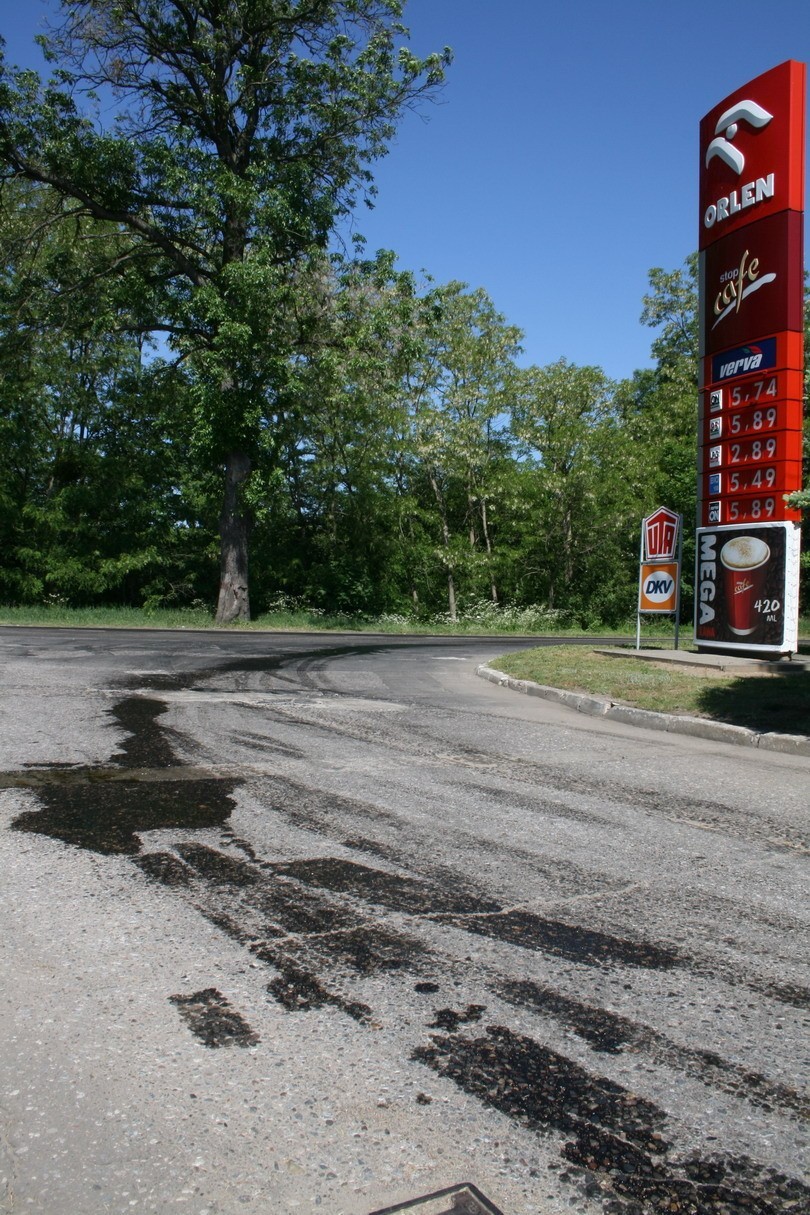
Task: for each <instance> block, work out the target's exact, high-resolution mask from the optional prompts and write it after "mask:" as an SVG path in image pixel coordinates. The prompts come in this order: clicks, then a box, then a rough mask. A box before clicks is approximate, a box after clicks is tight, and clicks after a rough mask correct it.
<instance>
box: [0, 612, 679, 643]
mask: <svg viewBox="0 0 810 1215" xmlns="http://www.w3.org/2000/svg"><path fill="white" fill-rule="evenodd" d="M0 625H19V626H29V625H41V626H50V627H52V628H59V627H63V628H125V629H137V628H153V629H211V628H214V627H216V626H215V625H214V618H213V614H212V613H211V612H209V611H207V610H206V609H197V608H184V609H175V610H171V609H167V608H155V609H152V610H147V609H144V608H123V607H121V608H118V607H94V608H71V607H65V606H62V605H59V604H48V605H41V606H35V607H2V606H0ZM226 627H227V628H228V629H229V630H234V631H243V630H245V631H256V630H258V631H263V630H267V631H270V632H358V633H386V634H390V635H392V636H397V635H406V636H407V635H417V636H436V635H438V636H469V637H475V636H492V635H493V634H500V635H503V636H507V637H508V636H552V637H574V636H582V635H583V634H587V635H590V636H599V637H616V638H618V637H627V636H631V635H635V623H634V622H632V621H629V622H628V623H627V624H626V625H625V626H624V627H623V628H608V627H605V626H594V627H592V628H590V629H583V628H582V626H581V625H577V624H576V623H570V622H568V621H566V620H565V618H564V617H562V616H561V614H560V613H556V612H548V611H544V610H543V609H537V608H534V609H532V608H529V609H525V610H514V609H510V608H503V609H495V608H492V606H491V605H485V606H482V605H475V606H474V607H473V608H472V609H470V610H469V611H468V612H466V613H464V614H462V615H461V616H460V619H459V620H458V621H456V622H455V623H453V622H452V621H450V620H449V619H448V618H447V617H446V616H444V615H438V616H432V617H430V618H428V619H424V620H415V619H413V618H411V617H407V616H404V615H398V614H393V613H392V614H388V615H383V616H365V615H359V614H350V613H341V612H324V611H322V610H319V609H308V608H305V607H298V606H289V607H288V606H283V607H279V608H277V609H276V610H274V611H271V612H265V613H263V614H262V615H259V616H257V617H256V618H255V619H254V620H251V621H250V622H249V623H247V624H242V623H238V624H231V625H228V626H226ZM642 636H643V638H644V639H645V640H653V639H658V640H660V639H661V638H662V637H671V636H672V626H671V625H670V626H668V627H666V626H662V625H661V623H660V622H658V621H653V622H651V623H650V624H645V625H644V628H643V632H642Z"/></svg>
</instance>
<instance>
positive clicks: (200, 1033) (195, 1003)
mask: <svg viewBox="0 0 810 1215" xmlns="http://www.w3.org/2000/svg"><path fill="white" fill-rule="evenodd" d="M169 1002H170V1003H171V1004H174V1006H175V1007H176V1008H177V1010H178V1012H179V1013H180V1016H181V1017H182V1018H183V1020H184V1021H185V1022H186V1024H187V1025H188V1027H189V1029H190V1030H191V1032H192V1033H193V1034H195V1035H196V1037H198V1038H199V1039H200V1041H201V1042H204V1043H205V1045H206V1046H210V1047H217V1046H255V1045H256V1043H257V1042H258V1041H259V1036H258V1034H256V1033H254V1031H253V1030H252V1029H251V1028H250V1026H249V1025H248V1023H247V1021H246V1020H245V1018H244V1017H243V1016H242V1014H241V1013H240V1012H238V1011H237V1010H236V1009H235V1008H234V1007H233V1006H232V1005H231V1004H230V1002H229V1001H228V1000H227V999H226V998H225V996H223V994H222V992H220V991H217V989H216V988H215V987H206V988H205V989H204V990H203V991H195V992H193V993H192V994H191V995H188V996H182V995H180V996H169Z"/></svg>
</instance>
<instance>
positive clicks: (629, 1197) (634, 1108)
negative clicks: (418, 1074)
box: [414, 1025, 810, 1215]
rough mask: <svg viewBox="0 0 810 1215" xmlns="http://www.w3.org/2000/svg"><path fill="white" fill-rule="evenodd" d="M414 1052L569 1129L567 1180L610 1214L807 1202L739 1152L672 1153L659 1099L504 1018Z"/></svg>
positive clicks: (539, 1123)
mask: <svg viewBox="0 0 810 1215" xmlns="http://www.w3.org/2000/svg"><path fill="white" fill-rule="evenodd" d="M414 1058H415V1059H416V1060H418V1061H420V1062H422V1063H425V1064H427V1066H429V1067H430V1068H432V1069H433V1070H434V1071H435V1072H437V1073H438V1074H439V1075H441V1076H445V1077H447V1078H449V1079H451V1080H453V1081H454V1082H455V1083H456V1084H457V1085H458V1086H459V1087H460V1088H461V1089H463V1090H464V1091H465V1092H467V1093H470V1094H471V1095H473V1096H475V1097H477V1098H478V1099H479V1100H481V1101H482V1102H483V1103H484V1104H485V1105H488V1106H490V1107H492V1108H494V1109H497V1110H499V1111H500V1112H501V1113H504V1114H506V1115H508V1116H509V1117H510V1118H513V1119H515V1120H516V1121H517V1122H519V1123H520V1124H521V1125H523V1126H525V1127H527V1128H529V1129H532V1130H536V1131H557V1132H563V1133H564V1134H565V1135H567V1136H568V1137H569V1138H568V1140H567V1142H566V1143H565V1144H564V1146H563V1148H562V1155H563V1157H564V1158H565V1159H566V1160H567V1161H570V1162H571V1163H572V1164H573V1165H574V1166H577V1167H578V1169H579V1170H581V1171H579V1172H575V1173H574V1174H573V1180H574V1181H576V1182H579V1184H580V1185H581V1187H582V1188H583V1189H584V1191H585V1194H586V1195H587V1196H589V1197H595V1198H599V1199H600V1200H601V1202H602V1204H603V1207H604V1209H605V1210H606V1211H607V1212H615V1213H616V1215H650V1213H652V1212H656V1213H657V1212H662V1213H663V1212H680V1213H682V1215H730V1213H731V1212H733V1213H734V1215H788V1213H791V1215H795V1213H796V1212H798V1211H799V1210H802V1209H807V1204H808V1201H810V1189H807V1187H805V1186H804V1185H803V1184H802V1183H801V1182H800V1181H797V1180H796V1179H794V1178H789V1177H786V1176H784V1175H782V1174H780V1173H777V1172H774V1171H773V1170H770V1169H766V1168H763V1167H761V1166H759V1165H757V1164H755V1163H754V1162H752V1161H749V1160H746V1159H744V1158H737V1157H719V1158H707V1159H703V1158H700V1157H697V1156H692V1157H690V1158H688V1159H685V1160H678V1159H674V1158H672V1157H671V1155H670V1148H671V1145H670V1144H669V1143H668V1142H667V1140H666V1138H665V1136H664V1133H663V1132H664V1129H665V1122H666V1119H665V1115H664V1112H663V1111H662V1110H661V1109H660V1108H659V1107H658V1106H656V1105H655V1104H654V1103H652V1102H650V1101H648V1100H646V1099H645V1098H642V1097H639V1096H637V1095H636V1094H634V1093H632V1092H630V1091H629V1090H628V1089H625V1088H623V1087H622V1086H621V1085H619V1084H616V1083H614V1082H613V1081H611V1080H607V1079H604V1078H602V1077H598V1076H595V1075H592V1074H590V1073H589V1072H588V1071H587V1070H586V1069H585V1068H583V1067H581V1066H580V1065H579V1064H578V1063H575V1062H574V1061H572V1060H571V1059H568V1058H566V1057H565V1056H564V1055H560V1054H558V1053H557V1052H555V1051H552V1050H550V1049H549V1048H548V1047H545V1046H543V1045H541V1044H540V1043H538V1042H535V1041H534V1040H533V1039H531V1038H528V1037H526V1036H525V1035H523V1034H517V1033H515V1032H513V1031H512V1030H510V1029H508V1028H505V1027H503V1026H497V1025H495V1026H490V1027H489V1028H488V1030H487V1036H486V1037H483V1038H473V1039H469V1038H465V1037H462V1036H460V1035H456V1034H449V1035H447V1036H444V1037H442V1036H440V1035H438V1034H437V1035H433V1036H432V1039H431V1045H430V1046H422V1047H419V1048H418V1049H417V1050H416V1051H415V1052H414ZM562 1178H563V1179H568V1180H571V1179H572V1176H571V1175H570V1174H569V1175H566V1174H563V1175H562Z"/></svg>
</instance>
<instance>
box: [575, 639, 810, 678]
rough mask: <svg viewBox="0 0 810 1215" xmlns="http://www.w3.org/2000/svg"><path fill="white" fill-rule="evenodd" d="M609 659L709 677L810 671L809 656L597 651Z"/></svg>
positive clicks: (629, 649)
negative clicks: (661, 665) (665, 665)
mask: <svg viewBox="0 0 810 1215" xmlns="http://www.w3.org/2000/svg"><path fill="white" fill-rule="evenodd" d="M594 652H595V653H596V654H604V656H605V657H606V658H636V659H638V660H639V661H640V662H656V663H672V664H673V665H675V666H681V667H692V668H700V669H702V670H705V671H706V672H707V674H709V673H713V672H715V671H732V672H734V673H735V674H737V675H791V674H795V673H797V672H802V671H809V670H810V656H808V655H807V654H794V655H793V657H792V658H780V659H767V658H742V657H740V656H739V655H738V654H707V653H705V652H704V651H703V650H701V651H700V652H699V653H697V652H695V651H692V650H653V649H641V650H636V649H635V648H633V647H632V646H610V647H609V648H608V647H604V648H602V649H597V650H595V651H594Z"/></svg>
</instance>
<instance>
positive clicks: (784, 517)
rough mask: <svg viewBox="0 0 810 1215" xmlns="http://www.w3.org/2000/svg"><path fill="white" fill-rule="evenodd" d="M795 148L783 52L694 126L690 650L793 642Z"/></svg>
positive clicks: (797, 74)
mask: <svg viewBox="0 0 810 1215" xmlns="http://www.w3.org/2000/svg"><path fill="white" fill-rule="evenodd" d="M804 143H805V65H804V64H802V63H797V62H795V61H793V60H789V61H788V62H786V63H783V64H780V66H779V67H776V68H773V69H772V70H771V71H769V72H765V73H764V74H763V75H762V76H758V77H757V78H756V79H755V80H751V81H749V83H748V84H746V85H743V87H742V88H740V89H737V90H736V91H735V92H734V93H731V94H730V95H729V96H728V97H726V98H725V99H724V100H723V101H721V102H719V104H718V105H716V106H715V107H714V109H713V110H710V111H709V113H708V114H707V115H706V117H705V118H704V119H703V121H702V122H701V124H700V150H701V166H700V414H699V423H698V528H697V546H696V548H697V554H696V579H695V590H696V595H695V640H696V642H697V645H698V647H699V648H701V647H704V648H706V649H712V650H731V651H734V650H737V651H739V650H745V651H748V652H751V653H757V654H770V655H773V656H776V655H777V654H780V653H791V652H794V651H795V650H796V648H797V645H798V616H799V611H798V600H799V520H800V518H801V515H800V512H798V511H795V510H792V509H790V508H789V507H788V506H787V505H786V503H785V495H786V494H790V493H793V492H794V491H795V490H798V489H801V478H802V463H801V461H802V401H803V373H804V351H803V331H804V318H803V302H804V272H803V265H802V246H803V222H804V212H803V208H804Z"/></svg>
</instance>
